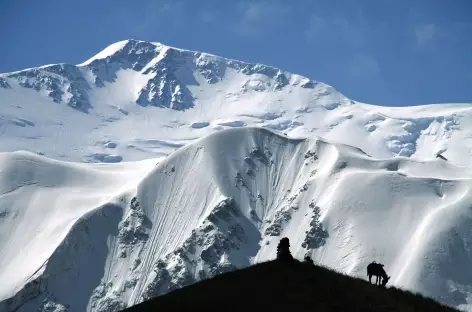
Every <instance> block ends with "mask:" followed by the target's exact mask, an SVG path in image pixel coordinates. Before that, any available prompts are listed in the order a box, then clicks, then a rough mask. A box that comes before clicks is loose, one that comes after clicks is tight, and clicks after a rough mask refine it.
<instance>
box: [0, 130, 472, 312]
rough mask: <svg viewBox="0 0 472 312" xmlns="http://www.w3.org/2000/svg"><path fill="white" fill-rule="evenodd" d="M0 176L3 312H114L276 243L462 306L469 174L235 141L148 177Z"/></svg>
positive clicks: (17, 161)
mask: <svg viewBox="0 0 472 312" xmlns="http://www.w3.org/2000/svg"><path fill="white" fill-rule="evenodd" d="M1 165H2V169H1V170H2V172H6V173H8V172H12V171H13V170H14V171H15V172H17V175H18V176H20V177H22V179H17V180H15V179H8V178H7V177H8V174H4V175H2V177H5V178H3V179H2V186H3V188H4V189H8V190H11V189H15V186H18V185H25V186H23V187H21V188H19V189H17V190H16V191H12V192H10V193H7V194H6V195H3V197H2V201H1V203H2V209H3V211H6V213H4V212H2V219H1V220H2V223H0V224H1V228H0V229H1V233H2V239H1V240H0V242H1V243H2V246H1V250H2V255H6V256H3V257H2V259H4V261H2V270H0V272H2V273H1V274H2V275H0V280H2V281H3V280H9V283H8V284H6V285H2V296H3V298H6V297H9V296H11V295H13V294H15V293H16V294H15V295H14V296H13V298H11V299H9V300H6V301H3V302H2V304H3V305H4V306H3V307H2V306H0V307H1V308H2V309H3V310H5V311H13V310H14V309H16V308H18V307H20V309H19V310H18V311H36V310H37V309H38V308H39V309H46V308H51V307H54V308H56V309H59V310H58V311H61V310H60V309H65V308H67V309H68V311H84V310H85V309H86V308H87V310H89V311H110V310H112V311H116V310H118V309H120V308H123V307H126V306H130V305H132V304H135V303H138V302H140V301H142V300H144V299H147V298H150V297H152V296H155V295H158V294H162V293H165V292H167V291H170V290H172V289H175V288H176V287H182V286H184V285H187V284H190V283H194V282H195V281H197V280H199V279H201V278H206V277H211V276H213V275H215V274H218V273H221V272H225V271H227V270H231V269H234V268H237V267H244V266H247V265H249V264H250V263H254V262H258V261H264V260H266V259H272V258H273V257H274V256H275V249H276V245H277V243H278V240H279V239H280V237H283V236H287V237H289V238H290V239H291V250H292V253H293V254H294V255H295V256H296V257H298V258H302V257H303V256H304V255H305V254H306V253H309V254H311V255H312V257H313V258H314V259H315V260H316V261H317V262H319V263H322V264H324V265H327V266H329V267H332V268H335V269H337V270H339V271H342V272H345V273H348V274H351V275H357V276H365V267H366V265H367V264H368V262H370V261H372V260H373V259H375V260H377V261H381V262H382V263H384V264H385V267H386V269H387V271H388V273H389V274H390V275H391V276H392V284H393V285H396V286H401V287H406V288H409V289H414V290H417V291H421V292H423V293H424V294H427V295H430V296H434V297H436V298H438V299H440V300H441V301H442V302H444V303H447V304H450V305H454V306H460V305H461V304H468V303H469V302H470V287H471V286H472V276H469V275H468V274H467V273H466V272H464V271H463V268H464V267H466V266H467V264H468V263H470V261H471V258H470V257H471V250H470V240H469V238H470V237H471V234H472V233H471V231H472V230H471V229H472V226H471V225H472V214H471V210H470V202H471V195H470V189H471V186H472V181H471V180H470V178H469V177H470V176H471V174H472V169H468V168H464V167H458V166H455V165H453V164H450V163H448V162H445V161H442V160H439V159H437V160H430V161H414V160H411V159H408V158H405V157H397V158H393V159H377V158H373V157H370V156H368V155H367V154H365V153H364V152H363V151H362V150H360V149H358V148H355V147H351V146H347V145H339V144H333V143H329V142H327V141H325V140H322V139H319V138H316V137H312V138H309V139H290V138H287V137H285V136H282V135H278V134H276V133H274V132H272V131H271V130H266V129H260V128H238V129H228V130H225V131H220V132H218V133H215V134H212V135H210V136H207V137H205V138H203V139H200V140H197V141H196V142H194V143H192V144H190V145H187V146H185V147H183V148H181V149H179V150H178V151H176V152H174V153H172V154H171V155H169V156H168V157H166V158H165V159H161V160H160V161H159V163H158V164H157V165H156V164H155V161H154V162H151V161H147V162H142V163H141V164H140V165H138V164H133V163H123V164H117V165H107V164H105V165H101V166H100V165H98V166H97V165H93V164H81V165H75V164H74V165H72V164H67V163H63V162H59V161H51V160H48V159H46V158H44V157H41V156H37V155H33V154H31V153H7V154H4V155H3V160H2V162H1ZM28 165H29V166H30V167H28ZM118 165H122V166H123V167H121V168H120V167H115V168H109V166H118ZM80 166H82V167H80ZM102 166H103V167H102ZM79 168H81V169H79ZM102 168H108V169H106V171H107V172H106V171H105V169H103V171H102ZM118 169H122V170H123V171H125V172H123V171H122V170H118ZM31 172H33V173H31ZM55 172H56V173H57V172H59V173H60V174H54V173H55ZM42 173H43V174H42ZM45 173H49V174H45ZM117 175H122V177H121V178H118V177H117ZM10 176H11V175H10ZM57 176H59V178H52V177H57ZM47 177H51V178H47ZM61 177H62V179H61ZM85 181H91V182H89V183H86V185H85V186H84V184H83V183H85ZM112 181H114V182H112ZM197 181H198V182H197ZM359 182H362V183H359ZM90 183H95V185H93V184H90ZM107 184H109V185H107ZM133 184H135V185H134V187H133ZM63 185H67V187H68V190H67V192H64V190H60V191H59V188H61V187H62V186H63ZM101 185H107V187H106V189H107V190H104V189H103V186H102V187H99V186H101ZM56 188H57V190H55V189H56ZM28 189H29V190H28ZM97 189H98V190H99V191H97ZM94 190H95V193H94ZM120 191H121V193H120ZM48 192H49V193H48ZM77 192H80V195H81V199H80V200H78V199H77V195H76V194H77ZM25 193H26V194H31V195H30V196H33V195H32V194H36V196H35V197H36V198H35V199H36V200H32V199H31V197H30V198H28V197H27V196H25ZM58 193H59V194H63V195H62V197H61V196H58V195H57V194H58ZM74 193H75V194H74ZM43 194H44V195H43ZM74 195H75V196H74ZM37 196H44V197H47V199H41V198H37ZM4 197H9V198H8V200H6V199H4ZM33 198H34V197H33ZM56 198H59V200H55V199H56ZM8 203H17V204H15V205H10V204H8ZM22 203H23V204H22ZM24 203H26V204H24ZM51 203H52V205H51ZM56 203H57V204H56ZM51 206H52V207H51ZM45 209H48V214H44V211H45ZM29 214H30V215H32V216H29ZM31 220H33V221H34V222H32V221H31ZM42 224H44V225H42ZM11 225H12V226H11ZM35 225H37V226H35ZM10 226H11V227H10ZM11 228H16V229H18V230H17V231H13V232H10V230H11ZM25 228H26V230H25ZM20 229H24V230H20ZM23 240H24V241H23ZM12 242H15V244H14V245H13V244H12ZM24 245H27V247H28V248H24ZM3 250H6V251H7V252H6V254H5V253H3ZM38 250H41V252H38ZM28 252H30V253H31V254H34V255H35V256H34V258H33V259H34V260H33V259H31V258H30V257H28V256H27V254H24V253H28ZM15 257H16V258H15ZM12 259H15V261H13V260H12ZM8 265H14V266H15V268H9V267H8ZM12 272H15V273H12ZM20 289H21V290H20ZM75 289H77V291H76V290H75ZM18 290H20V291H18Z"/></svg>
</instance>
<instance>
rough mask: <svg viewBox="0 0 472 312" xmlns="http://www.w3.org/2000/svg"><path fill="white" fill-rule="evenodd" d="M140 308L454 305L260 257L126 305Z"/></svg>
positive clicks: (136, 311) (408, 308)
mask: <svg viewBox="0 0 472 312" xmlns="http://www.w3.org/2000/svg"><path fill="white" fill-rule="evenodd" d="M124 311H127V312H141V311H193V312H195V311H207V312H208V311H297V312H298V311H302V312H303V311H310V312H313V311H326V312H331V311H343V312H345V311H362V312H375V311H389V312H391V311H398V312H400V311H401V312H413V311H428V312H443V311H444V312H446V311H457V310H455V309H453V308H450V307H447V306H444V305H441V304H440V303H438V302H436V301H434V300H432V299H430V298H425V297H423V296H422V295H420V294H413V293H410V292H407V291H402V290H399V289H397V288H393V287H390V288H382V287H378V286H375V285H373V284H370V283H369V282H368V281H365V280H363V279H358V278H353V277H350V276H347V275H343V274H340V273H337V272H335V271H332V270H329V269H327V268H324V267H320V266H317V265H313V264H311V263H306V262H299V261H297V260H294V261H293V265H286V264H285V263H284V262H281V261H279V260H274V261H269V262H265V263H259V264H256V265H253V266H250V267H247V268H245V269H241V270H236V271H231V272H228V273H224V274H221V275H218V276H216V277H214V278H212V279H208V280H203V281H201V282H199V283H196V284H193V285H190V286H187V287H184V288H181V289H177V290H174V291H172V292H170V293H168V294H165V295H163V296H159V297H156V298H154V299H151V300H149V301H146V302H143V303H140V304H138V305H135V306H134V307H131V308H128V309H125V310H124Z"/></svg>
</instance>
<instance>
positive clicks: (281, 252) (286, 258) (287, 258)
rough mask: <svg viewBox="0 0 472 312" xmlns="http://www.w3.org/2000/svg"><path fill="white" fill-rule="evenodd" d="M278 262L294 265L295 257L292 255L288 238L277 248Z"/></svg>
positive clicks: (281, 241) (282, 240)
mask: <svg viewBox="0 0 472 312" xmlns="http://www.w3.org/2000/svg"><path fill="white" fill-rule="evenodd" d="M277 260H279V261H281V262H284V263H293V256H292V254H291V253H290V241H289V240H288V238H287V237H284V238H282V239H281V240H280V242H279V245H278V246H277Z"/></svg>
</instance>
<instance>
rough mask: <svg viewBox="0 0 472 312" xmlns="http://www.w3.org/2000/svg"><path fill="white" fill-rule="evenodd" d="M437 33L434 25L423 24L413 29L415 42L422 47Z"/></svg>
mask: <svg viewBox="0 0 472 312" xmlns="http://www.w3.org/2000/svg"><path fill="white" fill-rule="evenodd" d="M436 33H437V27H436V25H434V24H425V25H421V26H417V27H416V29H415V35H416V41H417V43H418V45H420V46H423V45H425V44H426V43H427V42H429V41H430V40H431V39H433V37H434V36H435V34H436Z"/></svg>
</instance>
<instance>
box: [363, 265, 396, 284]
mask: <svg viewBox="0 0 472 312" xmlns="http://www.w3.org/2000/svg"><path fill="white" fill-rule="evenodd" d="M383 267H384V265H383V264H380V263H376V262H375V261H374V262H372V263H370V264H369V265H368V266H367V276H368V277H369V283H372V281H371V278H372V275H375V277H376V280H375V285H381V286H384V287H385V285H387V282H388V280H389V279H390V276H388V275H387V273H386V272H385V270H384V268H383ZM380 278H382V284H380Z"/></svg>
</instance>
